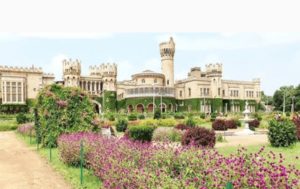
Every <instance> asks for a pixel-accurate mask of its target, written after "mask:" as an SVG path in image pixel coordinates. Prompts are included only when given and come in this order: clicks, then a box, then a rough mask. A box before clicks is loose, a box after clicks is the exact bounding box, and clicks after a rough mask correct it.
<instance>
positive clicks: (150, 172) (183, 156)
mask: <svg viewBox="0 0 300 189" xmlns="http://www.w3.org/2000/svg"><path fill="white" fill-rule="evenodd" d="M33 114H34V116H32V115H33ZM275 115H276V114H275V113H268V114H266V113H255V114H253V115H252V117H253V118H254V119H253V121H251V122H250V123H249V127H250V129H251V130H253V131H255V132H257V133H260V132H263V131H266V133H267V136H268V141H267V142H268V143H266V145H255V144H254V145H250V146H247V147H241V146H230V145H229V146H227V147H223V148H218V147H217V145H216V144H218V143H226V142H228V141H226V137H225V136H224V132H227V131H235V130H239V129H242V127H243V124H242V123H241V122H240V120H239V119H240V118H241V115H240V114H237V113H236V114H228V115H225V116H219V115H216V114H214V113H213V114H212V115H210V116H207V115H205V114H201V113H173V112H169V113H160V111H159V110H157V111H155V113H154V114H138V113H131V114H129V115H127V114H118V113H113V112H110V113H109V112H108V113H106V114H105V115H103V116H99V115H97V114H95V113H94V111H93V104H92V102H91V100H90V98H89V96H88V95H87V94H86V93H84V92H82V91H81V90H80V89H75V88H67V87H62V86H59V85H51V86H47V87H45V88H44V89H43V90H41V91H40V93H39V95H38V97H37V102H36V105H35V107H34V111H33V113H32V114H30V115H26V114H25V115H23V119H24V120H25V121H21V122H22V124H21V125H20V126H19V127H18V129H17V133H19V136H20V139H22V140H25V141H26V143H28V145H30V146H32V147H33V146H35V147H36V148H37V150H38V151H39V153H40V154H41V155H42V156H44V157H46V158H47V159H49V161H50V163H51V165H53V167H54V168H55V169H56V170H57V171H59V172H60V173H62V174H63V175H64V177H65V178H66V179H67V180H69V181H70V183H72V185H73V187H74V188H203V189H204V188H297V187H299V184H300V183H299V178H300V163H299V162H300V161H299V156H300V142H299V140H300V117H299V115H297V114H294V115H291V116H290V117H276V116H275ZM18 117H19V118H18V119H19V120H20V117H22V115H18ZM24 117H25V118H24ZM15 119H16V118H15ZM103 131H109V133H110V134H102V133H103ZM254 136H255V135H254Z"/></svg>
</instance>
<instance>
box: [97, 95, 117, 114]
mask: <svg viewBox="0 0 300 189" xmlns="http://www.w3.org/2000/svg"><path fill="white" fill-rule="evenodd" d="M116 96H117V94H116V92H115V91H104V110H105V112H114V111H116V107H117V98H116ZM100 103H101V104H102V102H100Z"/></svg>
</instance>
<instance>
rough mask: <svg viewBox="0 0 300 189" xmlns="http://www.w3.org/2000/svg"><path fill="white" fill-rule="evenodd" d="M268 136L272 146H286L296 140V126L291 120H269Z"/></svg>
mask: <svg viewBox="0 0 300 189" xmlns="http://www.w3.org/2000/svg"><path fill="white" fill-rule="evenodd" d="M268 138H269V141H270V143H271V145H272V146H274V147H287V146H291V145H293V144H294V143H296V142H297V136H296V127H295V125H294V123H293V122H292V121H291V120H288V119H282V120H271V121H270V122H269V132H268Z"/></svg>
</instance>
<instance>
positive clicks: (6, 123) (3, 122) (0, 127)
mask: <svg viewBox="0 0 300 189" xmlns="http://www.w3.org/2000/svg"><path fill="white" fill-rule="evenodd" d="M17 128H18V123H17V121H16V119H15V118H12V119H2V118H0V131H11V130H16V129H17Z"/></svg>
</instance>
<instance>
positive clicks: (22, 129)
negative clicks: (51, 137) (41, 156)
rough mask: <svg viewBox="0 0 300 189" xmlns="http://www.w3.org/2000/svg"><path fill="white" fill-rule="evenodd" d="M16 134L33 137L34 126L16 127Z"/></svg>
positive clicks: (28, 124)
mask: <svg viewBox="0 0 300 189" xmlns="http://www.w3.org/2000/svg"><path fill="white" fill-rule="evenodd" d="M17 132H18V133H20V134H22V135H27V136H30V135H31V136H35V132H34V126H33V124H32V123H26V124H22V125H20V126H19V127H18V129H17Z"/></svg>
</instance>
